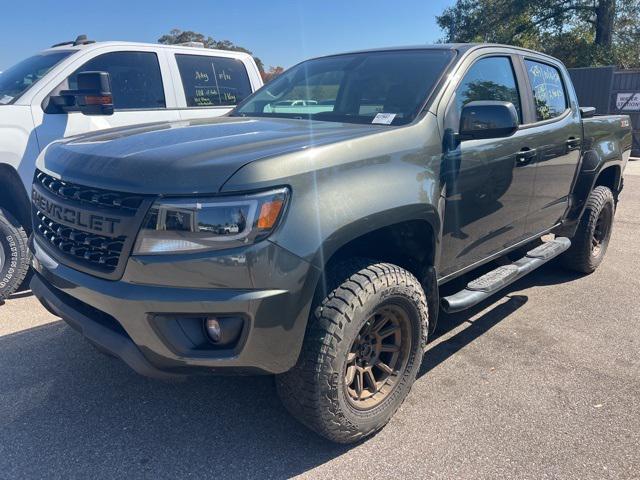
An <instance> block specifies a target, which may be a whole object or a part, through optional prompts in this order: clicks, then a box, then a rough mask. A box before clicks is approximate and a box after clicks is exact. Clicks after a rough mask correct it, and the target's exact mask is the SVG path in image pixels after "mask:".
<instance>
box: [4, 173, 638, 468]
mask: <svg viewBox="0 0 640 480" xmlns="http://www.w3.org/2000/svg"><path fill="white" fill-rule="evenodd" d="M639 231H640V161H638V162H633V163H631V164H630V166H629V168H628V169H627V178H626V188H625V191H624V193H623V197H622V201H621V203H620V206H619V210H618V213H617V216H616V225H615V227H614V233H613V238H612V241H611V244H610V247H609V251H608V254H607V258H606V260H605V262H604V264H603V265H602V267H601V268H600V269H599V270H598V271H597V272H596V273H594V274H593V275H590V276H579V275H575V274H571V273H567V272H565V271H563V270H561V269H560V268H559V267H557V266H556V265H548V266H545V267H543V268H541V269H540V270H538V271H537V272H535V273H534V274H532V275H530V276H529V277H527V278H524V279H522V280H521V281H519V282H518V283H516V284H515V285H513V286H512V287H510V288H509V289H508V290H507V291H506V292H504V294H503V295H498V296H496V297H493V298H491V299H489V300H488V301H487V302H485V303H483V304H481V305H480V306H478V307H477V308H475V309H473V310H472V311H468V312H463V313H461V314H456V315H450V316H446V317H444V318H441V321H440V326H439V331H438V333H437V335H438V337H437V338H436V339H435V340H434V341H433V342H432V343H431V344H430V348H429V351H428V352H427V354H426V356H425V359H424V362H423V364H422V368H421V371H420V373H419V379H418V380H417V382H416V384H415V386H414V387H413V390H412V392H411V395H410V396H409V398H408V400H407V401H406V402H405V404H404V405H403V407H402V408H401V409H400V411H399V412H398V413H397V414H396V416H395V417H394V419H393V420H392V421H391V423H390V424H389V425H388V426H387V428H385V429H384V430H383V431H382V432H381V433H380V434H378V435H377V436H375V437H374V438H372V439H370V440H368V441H365V442H364V443H362V444H359V445H356V446H336V445H332V444H329V443H327V442H326V441H324V440H322V439H321V438H319V437H317V436H315V435H314V434H313V433H310V432H309V431H308V430H306V429H305V428H303V427H302V426H300V425H299V424H298V423H296V422H295V421H294V420H293V419H292V418H290V417H289V416H288V414H287V413H286V411H285V410H284V408H283V407H282V406H281V405H280V403H279V401H278V399H277V397H276V394H275V389H274V385H273V379H272V378H270V377H244V378H235V377H212V378H194V379H189V380H187V381H185V382H181V383H163V382H158V381H154V380H149V379H145V378H142V377H139V376H137V375H136V374H134V373H133V372H131V371H130V370H129V369H128V368H127V367H125V366H124V365H123V364H121V363H120V362H118V361H117V360H114V359H110V358H107V357H105V356H103V355H101V354H99V353H98V352H97V351H95V350H94V349H93V348H92V347H91V346H89V345H88V344H87V343H86V342H84V341H82V339H81V338H80V337H79V335H78V334H77V333H75V332H74V331H73V330H71V329H70V328H69V327H67V326H66V324H64V323H63V322H61V321H60V320H59V319H57V318H55V317H53V316H51V315H49V314H48V313H47V312H46V311H45V310H44V309H43V308H41V307H40V305H39V304H38V302H37V301H36V300H35V298H34V297H33V296H31V295H30V293H29V292H22V293H19V294H16V295H14V297H12V298H11V299H10V300H9V301H7V303H6V305H4V306H2V307H0V478H11V479H13V478H42V477H46V478H110V479H112V478H125V477H126V478H140V477H145V478H154V479H157V478H198V479H203V478H221V477H222V478H282V477H292V476H297V475H300V476H302V477H309V478H336V479H337V478H349V479H353V478H382V477H390V478H413V477H421V478H464V479H471V478H532V479H533V478H535V479H542V478H576V479H587V478H640V255H639V254H638V252H639V251H640V235H639Z"/></svg>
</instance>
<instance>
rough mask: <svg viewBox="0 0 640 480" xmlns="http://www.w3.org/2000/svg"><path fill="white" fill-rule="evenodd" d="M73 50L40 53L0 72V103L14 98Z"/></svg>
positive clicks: (2, 103)
mask: <svg viewBox="0 0 640 480" xmlns="http://www.w3.org/2000/svg"><path fill="white" fill-rule="evenodd" d="M72 53H73V50H63V51H59V52H50V53H40V54H38V55H34V56H33V57H29V58H27V59H25V60H22V61H21V62H19V63H17V64H16V65H14V66H13V67H10V68H8V69H7V70H5V71H4V72H2V73H0V105H6V104H8V103H11V102H13V101H14V100H16V99H17V98H18V97H19V96H20V95H22V94H23V93H24V92H26V91H27V90H28V89H29V88H31V86H33V85H34V84H35V83H36V82H37V81H38V80H40V79H41V78H42V77H44V76H45V75H46V74H47V73H48V72H49V70H51V69H52V68H53V67H55V66H56V64H58V63H59V62H60V61H61V60H63V59H64V58H66V57H68V56H69V55H71V54H72Z"/></svg>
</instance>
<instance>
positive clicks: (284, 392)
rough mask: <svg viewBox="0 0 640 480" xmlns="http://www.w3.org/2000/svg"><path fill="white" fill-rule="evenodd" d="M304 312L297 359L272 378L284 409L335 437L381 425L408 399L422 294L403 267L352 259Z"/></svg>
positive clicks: (418, 349)
mask: <svg viewBox="0 0 640 480" xmlns="http://www.w3.org/2000/svg"><path fill="white" fill-rule="evenodd" d="M329 278H330V281H331V280H332V279H333V282H332V283H333V284H334V285H338V286H337V287H335V288H334V289H333V290H332V291H331V292H330V293H329V294H328V295H327V296H326V297H325V298H324V299H322V300H321V301H320V302H319V304H318V305H317V307H316V308H315V309H314V311H313V312H312V314H311V318H310V319H309V326H308V328H307V333H306V336H305V340H304V344H303V347H302V352H301V354H300V358H299V360H298V363H297V365H296V366H295V367H294V368H293V369H292V370H290V371H288V372H286V373H284V374H282V375H279V376H277V377H276V385H277V389H278V394H279V396H280V398H281V399H282V402H283V403H284V405H285V407H286V408H287V409H288V410H289V412H291V414H292V415H293V416H294V417H295V418H297V419H298V420H299V421H300V422H302V423H303V424H304V425H306V426H307V427H309V428H311V429H312V430H314V431H316V432H317V433H319V434H320V435H322V436H324V437H326V438H328V439H329V440H332V441H334V442H338V443H352V442H356V441H358V440H360V439H362V438H364V437H366V436H368V435H371V434H373V433H375V432H377V431H378V430H380V429H381V428H382V427H383V426H384V425H385V424H386V423H387V422H388V421H389V420H390V419H391V417H392V416H393V414H394V413H395V412H396V410H397V409H398V408H399V407H400V405H401V404H402V402H403V401H404V399H405V398H406V397H407V395H408V393H409V391H410V389H411V386H412V384H413V382H414V380H415V378H416V374H417V372H418V369H419V367H420V364H421V362H422V355H423V352H424V347H425V345H426V340H427V331H428V313H427V300H426V297H425V293H424V291H423V289H422V286H421V285H420V282H418V280H417V279H416V278H415V277H414V276H413V275H412V274H411V273H409V272H407V271H406V270H403V269H402V268H400V267H398V266H396V265H392V264H388V263H375V262H374V261H368V260H353V261H349V262H347V263H342V264H340V265H337V267H336V268H335V269H333V270H332V271H331V272H329Z"/></svg>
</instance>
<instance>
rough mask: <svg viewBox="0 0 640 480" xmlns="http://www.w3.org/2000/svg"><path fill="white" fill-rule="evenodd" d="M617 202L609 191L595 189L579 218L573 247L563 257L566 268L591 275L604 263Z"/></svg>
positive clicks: (603, 187)
mask: <svg viewBox="0 0 640 480" xmlns="http://www.w3.org/2000/svg"><path fill="white" fill-rule="evenodd" d="M615 208H616V207H615V200H614V197H613V193H612V192H611V190H610V189H609V188H608V187H605V186H598V187H596V188H594V189H593V191H592V192H591V194H590V195H589V198H588V199H587V205H586V207H585V210H584V212H583V214H582V218H580V224H579V225H578V230H577V231H576V234H575V236H574V237H573V238H572V239H571V247H569V249H568V250H567V251H566V252H565V253H563V254H562V256H561V257H560V260H561V263H562V265H563V266H564V267H565V268H568V269H570V270H575V271H577V272H582V273H592V272H594V271H595V269H596V268H598V266H599V265H600V264H601V263H602V260H603V259H604V255H605V253H606V252H607V247H608V246H609V239H610V238H611V231H612V229H613V217H614V214H615Z"/></svg>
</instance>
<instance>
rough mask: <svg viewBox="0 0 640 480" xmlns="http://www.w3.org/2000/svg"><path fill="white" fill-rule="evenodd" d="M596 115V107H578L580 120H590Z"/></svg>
mask: <svg viewBox="0 0 640 480" xmlns="http://www.w3.org/2000/svg"><path fill="white" fill-rule="evenodd" d="M595 115H596V107H580V116H581V117H582V118H591V117H595Z"/></svg>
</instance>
